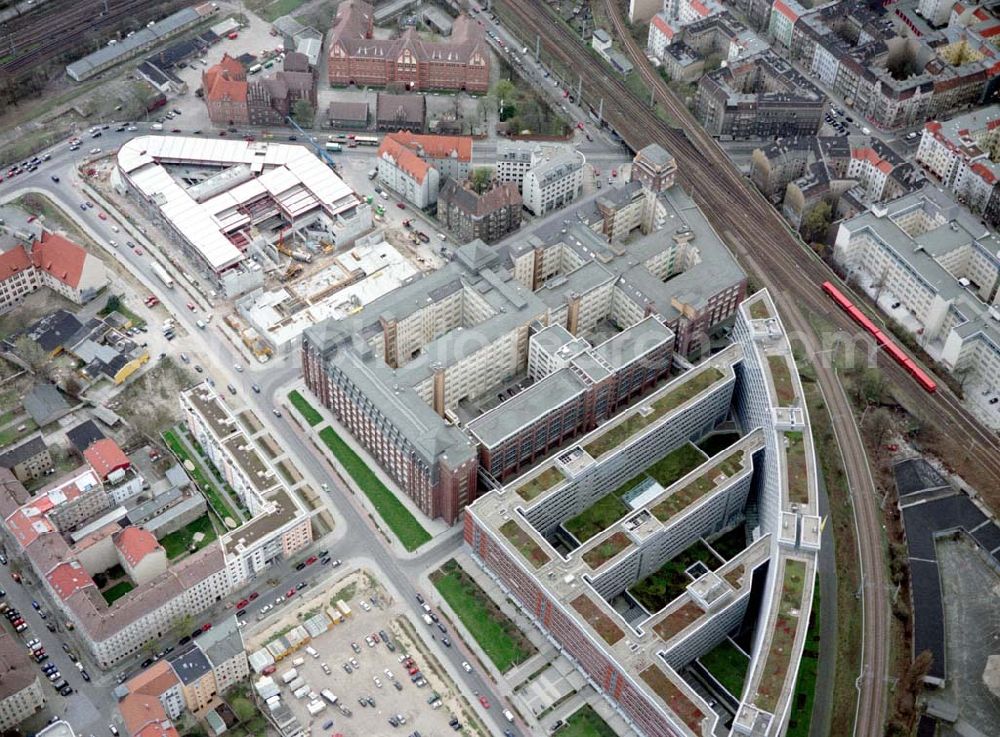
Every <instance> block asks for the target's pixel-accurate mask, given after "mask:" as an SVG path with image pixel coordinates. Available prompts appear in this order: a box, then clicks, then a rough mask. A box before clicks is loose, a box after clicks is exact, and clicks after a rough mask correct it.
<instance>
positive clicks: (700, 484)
mask: <svg viewBox="0 0 1000 737" xmlns="http://www.w3.org/2000/svg"><path fill="white" fill-rule="evenodd" d="M743 457H744V452H743V451H742V450H738V451H736V452H735V453H733V454H732V455H729V456H727V457H726V458H724V459H723V460H722V461H720V462H719V463H716V464H714V465H712V467H711V468H709V469H708V470H707V471H705V472H704V473H703V474H702V475H701V476H699V477H698V478H696V479H695V480H694V481H691V482H690V483H688V484H686V485H685V486H683V487H681V488H680V489H678V490H677V491H675V492H674V493H673V494H671V495H670V496H668V497H667V498H666V499H664V500H663V501H661V502H660V503H659V504H657V505H656V506H655V507H653V508H652V509H651V510H650V511H651V512H652V513H653V514H654V515H655V516H656V518H657V519H658V520H660V522H666V521H667V520H669V519H670V518H671V517H673V516H674V515H675V514H678V513H679V512H682V511H684V510H685V509H687V508H688V507H690V506H691V505H692V504H694V503H695V502H696V501H698V500H699V499H701V498H702V497H703V496H705V495H706V494H708V493H709V492H710V491H714V490H715V489H716V487H718V486H719V485H720V484H722V483H723V482H725V481H726V480H727V479H729V478H731V477H732V476H733V475H734V474H736V473H738V472H739V470H740V469H741V468H742V467H743ZM720 476H721V478H720Z"/></svg>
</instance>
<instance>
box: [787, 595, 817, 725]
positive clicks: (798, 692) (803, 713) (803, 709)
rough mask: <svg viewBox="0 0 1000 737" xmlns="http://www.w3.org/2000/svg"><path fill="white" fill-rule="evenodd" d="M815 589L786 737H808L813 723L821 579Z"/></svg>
mask: <svg viewBox="0 0 1000 737" xmlns="http://www.w3.org/2000/svg"><path fill="white" fill-rule="evenodd" d="M816 584H817V585H816V588H815V589H813V605H812V613H811V615H810V617H809V631H808V633H807V635H806V646H805V649H804V650H803V651H802V662H801V663H800V664H799V677H798V678H797V679H796V680H795V695H794V696H793V697H792V699H793V700H792V716H791V718H790V719H789V720H788V732H786V737H807V736H808V734H809V727H810V723H811V722H812V711H813V699H814V697H815V696H816V669H817V668H818V667H819V579H817V580H816Z"/></svg>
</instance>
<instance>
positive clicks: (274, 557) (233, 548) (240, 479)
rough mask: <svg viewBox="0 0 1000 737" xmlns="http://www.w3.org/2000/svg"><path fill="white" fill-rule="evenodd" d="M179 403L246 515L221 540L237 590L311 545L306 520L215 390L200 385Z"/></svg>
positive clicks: (231, 577)
mask: <svg viewBox="0 0 1000 737" xmlns="http://www.w3.org/2000/svg"><path fill="white" fill-rule="evenodd" d="M180 402H181V409H182V410H183V412H184V418H185V422H186V424H187V427H188V431H189V432H190V433H191V437H193V438H194V439H195V440H197V441H198V443H199V445H200V446H201V447H202V449H203V450H204V452H205V455H206V456H207V457H208V459H209V460H210V461H211V462H212V464H213V465H214V466H215V467H216V468H217V469H218V470H219V472H220V473H221V474H222V476H223V478H225V479H226V481H227V483H228V484H229V485H230V487H231V488H232V489H233V491H235V492H236V493H237V495H238V496H239V499H240V501H241V502H242V503H243V505H244V506H245V507H246V509H247V511H248V512H249V513H250V519H249V520H248V521H246V522H243V523H242V524H240V525H239V526H238V527H236V528H235V529H233V530H230V531H229V532H227V533H226V534H225V535H223V536H222V538H221V542H222V547H223V550H224V553H225V559H226V570H227V572H228V575H229V580H230V583H231V586H232V587H234V588H236V587H239V586H242V585H244V584H246V583H247V582H248V581H251V580H253V579H255V578H256V577H257V576H259V575H262V574H263V573H264V572H265V571H266V570H267V569H268V568H269V567H270V566H271V565H272V564H273V563H275V562H277V561H281V560H285V559H287V558H289V557H290V556H292V555H294V554H295V553H297V552H298V551H300V550H302V549H303V548H305V547H306V546H307V545H309V543H311V542H312V524H311V522H310V517H309V515H308V514H307V512H306V510H305V509H303V508H302V505H301V502H300V501H299V500H298V499H297V498H296V496H295V495H294V494H292V493H291V492H290V491H289V490H288V487H287V486H286V485H285V483H284V481H283V480H282V478H281V477H280V476H279V474H278V473H277V471H276V470H275V469H274V467H273V466H272V465H271V463H270V461H269V460H268V459H267V457H266V456H265V455H264V454H263V453H262V452H261V451H260V450H259V449H258V448H257V446H256V443H255V441H254V440H253V439H252V438H250V437H248V436H247V435H246V433H245V432H244V431H243V429H242V426H241V425H240V424H239V421H238V420H237V419H236V416H235V415H234V414H233V413H232V412H231V411H230V409H229V407H228V406H227V405H226V403H225V401H224V400H223V399H222V397H221V396H220V395H219V394H218V392H216V391H215V389H213V388H212V387H211V386H209V385H208V384H207V383H206V384H198V385H197V386H194V387H192V388H190V389H188V390H186V391H184V392H182V393H181V395H180Z"/></svg>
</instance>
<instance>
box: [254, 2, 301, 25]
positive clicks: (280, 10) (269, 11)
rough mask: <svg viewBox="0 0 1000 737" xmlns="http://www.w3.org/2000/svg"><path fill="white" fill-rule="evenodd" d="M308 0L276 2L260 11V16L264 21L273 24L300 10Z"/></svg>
mask: <svg viewBox="0 0 1000 737" xmlns="http://www.w3.org/2000/svg"><path fill="white" fill-rule="evenodd" d="M305 1H306V0H274V2H272V3H269V4H267V5H265V6H264V7H263V8H261V9H260V11H259V15H260V17H261V18H263V19H264V20H266V21H268V22H270V23H273V22H274V21H275V20H276V19H278V18H280V17H281V16H283V15H288V14H289V13H292V12H294V11H296V10H298V9H299V6H301V5H303V4H304V3H305Z"/></svg>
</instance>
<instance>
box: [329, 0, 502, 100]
mask: <svg viewBox="0 0 1000 737" xmlns="http://www.w3.org/2000/svg"><path fill="white" fill-rule="evenodd" d="M374 19H375V8H374V7H373V6H372V5H370V4H368V3H366V2H362V1H361V0H347V2H343V3H341V4H340V6H339V7H338V8H337V17H336V19H335V20H334V26H333V30H332V31H331V32H330V35H329V37H328V39H327V49H328V53H327V64H328V66H327V70H328V74H329V80H330V84H331V85H333V86H335V87H346V86H349V85H357V86H358V87H365V86H367V87H385V86H386V85H389V84H396V85H401V86H403V87H405V89H407V90H464V91H466V92H477V93H485V92H486V91H487V90H488V89H489V86H490V50H489V45H488V44H487V43H486V32H485V31H484V30H483V27H482V26H481V25H480V24H478V23H476V21H475V20H473V19H472V18H470V17H469V16H467V15H464V14H463V15H460V16H459V17H458V18H456V19H455V21H454V23H453V24H452V29H451V35H450V36H449V37H448V38H446V39H442V40H440V41H437V40H436V41H428V40H425V39H423V38H421V37H420V36H419V35H418V34H417V32H416V29H414V28H408V29H407V30H406V31H404V32H403V34H402V35H401V36H399V37H397V38H393V39H384V38H375V36H374Z"/></svg>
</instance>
